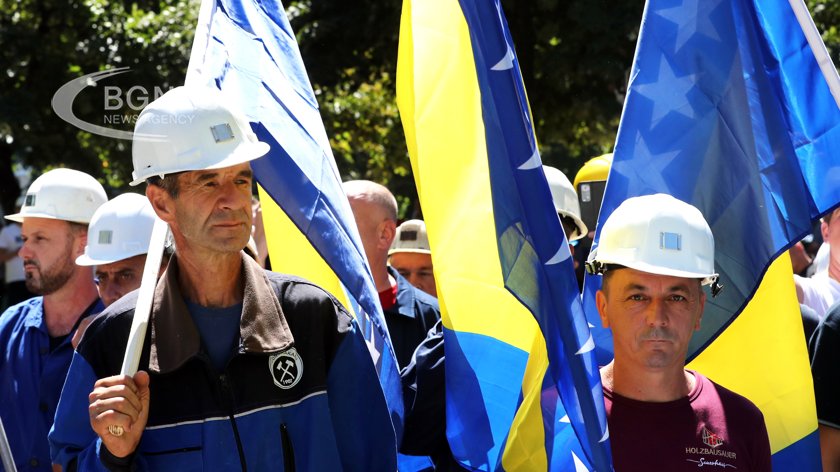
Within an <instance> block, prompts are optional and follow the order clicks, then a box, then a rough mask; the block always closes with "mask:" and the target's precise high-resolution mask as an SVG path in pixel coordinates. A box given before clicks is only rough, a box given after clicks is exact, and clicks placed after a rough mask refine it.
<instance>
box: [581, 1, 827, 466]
mask: <svg viewBox="0 0 840 472" xmlns="http://www.w3.org/2000/svg"><path fill="white" fill-rule="evenodd" d="M794 4H799V6H801V7H802V8H804V6H803V5H802V2H801V1H800V0H796V1H792V2H781V1H779V2H767V1H764V0H649V1H648V2H647V5H646V7H645V12H644V17H643V19H642V27H641V32H640V35H639V40H638V44H637V49H636V57H635V60H634V64H633V68H632V71H631V76H630V84H629V90H628V94H627V98H626V102H625V106H624V111H623V114H622V118H621V124H620V126H619V133H618V137H617V140H616V148H615V154H614V161H613V166H612V169H611V172H610V176H609V180H608V183H607V188H606V191H605V195H604V200H603V203H602V206H601V213H600V215H599V225H598V226H599V227H598V230H597V232H596V244H597V239H598V237H599V235H600V226H601V224H602V223H603V222H604V221H605V220H606V218H607V217H609V215H610V214H611V213H612V211H613V210H614V209H615V208H616V207H617V206H618V205H619V204H620V203H621V202H622V201H623V200H625V199H626V198H629V197H633V196H639V195H646V194H653V193H668V194H671V195H673V196H675V197H677V198H679V199H681V200H683V201H686V202H688V203H691V204H693V205H694V206H696V207H698V208H699V209H700V210H701V212H702V213H703V215H704V216H705V218H706V220H707V221H708V222H709V225H710V226H711V228H712V231H713V233H714V236H715V267H716V269H717V270H718V271H719V272H720V276H721V283H722V284H723V286H724V290H723V292H721V294H720V296H718V297H716V298H714V299H712V298H710V299H708V302H709V303H707V304H706V309H705V312H704V316H703V323H702V328H701V331H699V332H697V333H695V336H694V337H693V339H692V342H691V344H690V347H689V353H688V357H689V360H691V359H694V358H695V357H697V356H698V355H701V354H702V353H703V351H704V350H705V349H707V348H708V347H709V346H710V345H711V344H712V343H713V342H714V341H716V339H718V337H719V336H720V335H721V333H722V332H723V331H724V330H725V329H726V328H727V327H729V326H730V325H731V324H732V323H733V322H734V321H735V320H736V318H737V317H738V316H739V315H740V314H741V313H742V312H743V311H744V309H745V307H747V305H748V304H749V303H750V302H751V301H752V299H753V296H754V295H755V293H756V290H757V289H758V287H759V284H760V283H761V282H762V278H763V277H764V275H765V273H766V271H767V270H768V267H770V265H771V263H772V262H773V261H775V260H776V259H777V257H778V256H779V255H781V254H782V253H783V252H784V251H785V250H786V249H787V248H788V247H789V246H790V245H792V244H793V243H795V242H796V241H798V240H799V239H800V238H801V237H802V236H804V235H805V234H807V233H809V232H810V230H811V222H812V220H813V219H815V218H816V217H818V216H819V215H820V214H824V213H826V212H827V211H829V210H830V209H831V208H832V207H833V206H835V205H836V204H837V203H838V202H840V156H838V154H837V149H840V129H838V125H840V110H838V106H837V102H836V101H835V99H834V98H833V96H832V93H831V90H830V87H829V85H828V84H829V83H831V82H833V81H835V80H836V72H833V68H831V69H832V74H833V76H831V75H830V76H828V77H826V76H824V75H823V71H822V70H821V69H820V67H819V64H818V60H817V59H816V57H815V54H817V55H820V56H821V59H822V56H823V55H824V47H823V50H820V48H819V47H818V48H816V49H812V46H813V45H809V43H808V41H807V39H806V34H805V33H804V31H808V30H809V29H811V28H813V24H812V23H809V22H803V24H804V26H803V25H800V23H798V22H797V17H796V16H795V15H794V11H793V9H792V5H794ZM794 6H796V5H794ZM807 19H808V20H810V18H807ZM803 28H804V30H803ZM813 32H815V30H813ZM817 37H818V36H817ZM825 58H826V59H827V56H825ZM788 278H789V277H788ZM600 282H601V281H600V277H594V276H587V280H586V285H585V291H584V303H585V306H586V312H587V316H588V317H589V319H590V323H592V324H593V325H595V326H596V327H597V328H595V329H594V333H595V339H596V343H597V356H598V362H599V364H601V365H603V364H606V363H608V362H609V361H610V360H611V359H612V342H611V336H610V333H609V331H608V330H605V329H603V328H600V320H599V319H598V312H597V309H596V308H595V303H594V298H595V292H596V291H597V289H599V288H600ZM788 284H791V282H788ZM798 342H800V343H801V334H799V339H798ZM736 391H737V390H736ZM759 406H761V405H759ZM770 416H772V415H770ZM765 417H768V413H767V412H766V411H765ZM777 426H778V425H777ZM778 429H783V428H781V427H780V428H778ZM768 431H769V433H770V436H771V443H773V444H774V447H775V446H778V445H779V444H778V441H775V440H774V434H775V432H774V427H772V424H771V421H770V420H769V418H768ZM809 438H810V440H811V441H813V435H811V436H809ZM804 449H805V450H808V451H810V453H811V455H810V456H800V457H797V458H795V459H794V462H797V464H799V465H798V466H799V467H800V468H802V469H803V470H810V468H817V467H818V463H815V458H814V457H813V451H814V448H813V447H810V448H804ZM777 456H778V457H781V456H782V455H780V454H776V455H775V456H774V468H779V470H788V469H787V468H786V467H787V466H783V465H782V464H781V463H780V462H779V461H778V460H777V459H778V457H777ZM816 461H817V462H818V457H817V458H816ZM788 465H789V463H788Z"/></svg>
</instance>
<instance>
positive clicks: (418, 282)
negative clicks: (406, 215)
mask: <svg viewBox="0 0 840 472" xmlns="http://www.w3.org/2000/svg"><path fill="white" fill-rule="evenodd" d="M388 263H389V264H390V265H391V267H393V268H394V269H395V270H396V271H397V273H399V274H400V275H402V276H403V277H405V279H406V280H408V283H410V284H411V285H413V286H415V287H417V288H419V289H420V290H422V291H424V292H426V293H428V294H429V295H431V296H433V297H437V286H436V285H435V272H434V267H433V265H432V251H431V248H429V236H428V235H427V234H426V223H424V222H423V220H408V221H404V222H403V223H402V224H401V225H399V226H398V227H397V234H396V236H395V237H394V242H393V243H392V244H391V249H389V250H388Z"/></svg>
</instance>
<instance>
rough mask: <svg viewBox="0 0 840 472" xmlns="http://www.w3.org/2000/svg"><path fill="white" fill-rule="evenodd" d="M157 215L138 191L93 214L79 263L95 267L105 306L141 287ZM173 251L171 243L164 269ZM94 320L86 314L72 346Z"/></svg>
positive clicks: (114, 200)
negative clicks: (86, 241)
mask: <svg viewBox="0 0 840 472" xmlns="http://www.w3.org/2000/svg"><path fill="white" fill-rule="evenodd" d="M156 218H157V217H156V216H155V211H154V210H153V209H152V205H151V204H150V203H149V199H148V198H146V197H144V196H142V195H139V194H136V193H124V194H122V195H118V196H117V197H114V198H113V199H112V200H110V201H108V202H107V203H105V204H104V205H102V206H100V207H99V209H98V210H96V213H94V214H93V218H91V220H90V226H88V235H89V236H90V237H89V238H88V243H87V246H85V253H84V254H82V255H81V256H79V257H77V258H76V264H78V265H80V266H89V267H93V274H94V282H96V289H97V291H98V292H99V298H100V299H101V300H102V303H103V305H104V306H105V307H108V306H111V305H112V304H113V303H114V302H115V301H117V300H119V299H120V298H122V296H123V295H125V294H126V293H128V292H131V291H134V290H137V289H138V288H140V280H141V279H142V278H143V267H144V266H145V265H146V253H148V252H149V240H150V239H151V238H152V228H153V227H154V225H155V219H156ZM171 255H172V246H171V245H169V246H167V247H166V250H165V254H164V257H163V258H162V259H161V267H160V270H161V271H162V270H163V269H165V268H166V264H167V263H168V262H169V256H171ZM91 321H92V318H91V317H87V318H85V319H84V320H82V322H81V323H80V324H79V328H78V329H77V330H76V334H75V335H74V336H73V347H76V346H78V345H79V341H80V340H81V339H82V335H83V334H84V332H85V329H87V325H88V324H89V323H90V322H91Z"/></svg>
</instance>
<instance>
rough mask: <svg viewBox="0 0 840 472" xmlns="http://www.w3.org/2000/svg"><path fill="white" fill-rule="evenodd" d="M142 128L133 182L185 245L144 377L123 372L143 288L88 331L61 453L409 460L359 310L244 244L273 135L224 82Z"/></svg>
mask: <svg viewBox="0 0 840 472" xmlns="http://www.w3.org/2000/svg"><path fill="white" fill-rule="evenodd" d="M134 131H135V134H134V136H135V138H134V141H133V142H132V155H133V163H134V172H133V178H134V181H133V182H132V184H134V185H138V184H140V183H143V182H145V183H146V197H147V198H148V200H149V202H151V205H152V208H153V209H154V211H155V213H156V214H157V216H158V217H159V218H160V219H162V220H163V221H165V222H166V223H167V224H168V225H169V228H170V230H171V231H172V237H173V240H174V242H175V248H176V249H175V254H173V256H172V259H171V260H170V262H169V265H168V266H167V268H166V271H165V273H164V274H163V275H162V276H161V277H160V280H159V281H158V282H157V285H156V287H155V292H154V299H153V302H152V308H151V313H150V315H149V325H148V326H149V327H148V331H147V333H146V337H145V340H144V342H143V346H142V353H141V355H140V360H139V368H140V370H139V371H138V372H137V373H136V374H135V375H133V376H127V375H119V372H120V367H121V365H122V361H123V354H124V353H125V351H126V346H127V341H128V336H129V331H130V329H131V324H132V318H133V317H134V309H135V305H136V304H137V292H136V291H135V292H133V293H131V294H128V295H126V296H124V297H122V298H121V299H120V300H118V301H117V302H115V303H114V304H113V305H111V306H109V307H108V308H107V309H106V310H105V311H104V312H103V313H102V314H101V315H99V316H98V317H97V318H96V319H95V320H93V322H91V324H90V326H89V327H88V329H87V331H86V332H85V336H84V338H83V339H82V341H81V343H80V344H79V347H78V350H77V353H76V355H75V356H74V358H73V364H72V365H71V367H70V372H69V373H68V375H67V379H68V380H67V382H66V384H65V386H64V391H63V393H62V396H61V402H60V403H59V406H58V413H57V414H56V422H55V425H54V427H53V430H52V431H51V432H50V444H51V447H52V454H53V461H54V462H55V463H56V464H58V465H60V466H61V467H62V468H63V469H64V470H72V469H73V468H76V469H78V470H98V469H101V467H102V466H104V467H105V468H107V469H110V470H153V471H157V470H195V468H202V467H203V468H207V469H211V470H225V471H227V470H257V471H259V470H285V471H294V470H311V471H320V470H348V471H349V470H359V471H367V470H383V471H384V470H395V469H396V437H395V434H394V428H393V426H392V423H391V418H390V414H389V410H388V408H387V405H386V403H385V396H384V394H383V392H382V389H381V387H380V384H379V379H378V377H377V373H376V369H375V366H374V364H373V361H372V359H371V356H370V352H369V350H368V347H367V344H366V343H365V340H364V338H363V336H362V333H361V332H360V330H359V327H358V325H357V324H356V322H355V320H354V319H353V317H352V315H350V314H349V313H348V312H347V311H346V310H345V309H344V308H343V307H342V306H341V304H340V303H339V302H338V301H337V300H336V299H335V298H334V297H332V296H330V295H329V294H328V293H327V292H325V291H324V290H323V289H321V288H319V287H317V286H315V285H314V284H312V283H310V282H308V281H305V280H302V279H300V278H297V277H293V276H289V275H284V274H277V273H273V272H270V271H266V270H264V269H263V268H262V267H260V266H259V264H257V262H256V261H254V260H253V259H252V258H251V257H249V256H246V255H245V253H244V252H243V251H242V249H243V248H244V247H245V245H246V243H247V242H248V238H249V236H250V234H251V221H252V220H251V218H252V211H251V186H252V184H253V174H252V171H251V165H250V161H252V160H254V159H258V158H263V159H266V158H267V157H263V156H264V155H265V154H266V153H267V152H268V151H269V146H268V144H266V143H264V142H261V141H259V140H258V139H257V137H256V135H255V134H254V133H253V131H252V130H251V127H250V124H249V123H248V121H247V120H246V119H245V117H244V116H242V115H240V114H239V113H237V112H235V111H234V109H233V108H232V105H231V102H230V101H229V99H228V98H226V97H224V96H223V95H222V94H221V92H219V91H218V90H217V89H213V88H205V87H197V86H185V87H178V88H175V89H172V90H170V91H168V92H166V93H165V94H164V95H162V96H161V97H160V98H158V99H157V100H155V101H154V102H152V103H150V104H149V105H148V106H147V107H146V108H145V109H143V111H142V112H141V113H140V116H139V117H138V119H137V122H136V124H135V129H134ZM145 136H154V139H148V140H147V139H144V137H145ZM278 158H279V157H278ZM141 290H143V288H141Z"/></svg>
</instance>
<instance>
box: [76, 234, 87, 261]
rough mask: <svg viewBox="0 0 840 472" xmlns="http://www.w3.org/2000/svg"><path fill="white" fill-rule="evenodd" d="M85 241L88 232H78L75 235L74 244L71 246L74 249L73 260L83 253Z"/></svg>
mask: <svg viewBox="0 0 840 472" xmlns="http://www.w3.org/2000/svg"><path fill="white" fill-rule="evenodd" d="M87 241H88V232H87V231H82V232H79V234H78V236H76V246H75V247H74V248H73V250H74V251H75V252H74V254H73V260H75V259H76V258H77V257H79V256H81V255H82V254H84V253H85V246H87Z"/></svg>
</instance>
